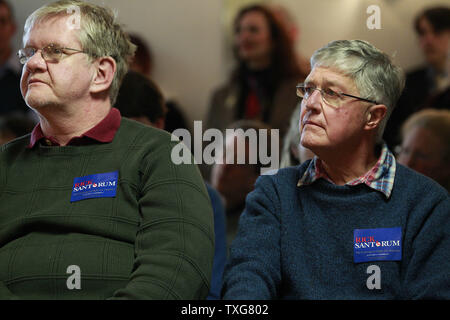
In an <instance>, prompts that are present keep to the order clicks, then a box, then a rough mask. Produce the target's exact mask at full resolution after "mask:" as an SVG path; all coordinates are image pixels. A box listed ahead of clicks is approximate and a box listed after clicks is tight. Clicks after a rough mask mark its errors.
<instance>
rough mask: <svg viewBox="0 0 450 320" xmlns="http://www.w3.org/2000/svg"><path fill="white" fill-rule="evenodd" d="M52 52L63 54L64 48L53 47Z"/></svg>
mask: <svg viewBox="0 0 450 320" xmlns="http://www.w3.org/2000/svg"><path fill="white" fill-rule="evenodd" d="M50 52H51V53H52V54H61V53H62V49H60V48H51V49H50Z"/></svg>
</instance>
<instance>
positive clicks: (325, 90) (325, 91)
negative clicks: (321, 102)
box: [323, 88, 338, 97]
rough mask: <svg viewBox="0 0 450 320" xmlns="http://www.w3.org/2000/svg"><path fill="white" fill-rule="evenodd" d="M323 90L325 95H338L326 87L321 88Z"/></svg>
mask: <svg viewBox="0 0 450 320" xmlns="http://www.w3.org/2000/svg"><path fill="white" fill-rule="evenodd" d="M323 92H324V93H325V94H326V95H327V96H330V97H337V96H338V94H337V93H336V92H334V91H333V90H331V89H328V88H326V89H323Z"/></svg>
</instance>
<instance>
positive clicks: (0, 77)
mask: <svg viewBox="0 0 450 320" xmlns="http://www.w3.org/2000/svg"><path fill="white" fill-rule="evenodd" d="M16 29H17V27H16V23H15V21H14V13H13V8H12V7H11V5H10V4H9V3H8V2H6V1H5V0H0V116H1V115H6V114H8V113H26V112H28V110H29V109H28V107H27V106H26V104H25V101H24V100H23V98H22V95H21V93H20V72H21V69H22V67H21V65H20V63H19V60H18V58H17V56H16V52H15V51H14V50H13V47H12V38H13V36H14V34H15V33H16Z"/></svg>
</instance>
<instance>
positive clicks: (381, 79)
mask: <svg viewBox="0 0 450 320" xmlns="http://www.w3.org/2000/svg"><path fill="white" fill-rule="evenodd" d="M314 67H325V68H332V69H335V70H337V71H338V72H342V74H343V75H345V76H348V77H350V78H351V79H353V80H354V81H355V85H356V88H357V89H358V91H359V94H360V95H361V96H362V97H363V98H366V99H370V100H374V101H376V102H377V103H379V104H384V105H385V106H386V107H387V114H386V116H385V118H384V119H383V121H382V122H381V123H380V126H379V129H378V134H377V140H378V141H380V140H381V139H382V136H383V132H384V128H385V127H386V123H387V121H388V119H389V117H390V115H391V113H392V111H393V110H394V108H395V105H396V103H397V100H398V98H399V97H400V95H401V93H402V90H403V88H404V86H405V76H404V72H403V71H402V69H400V68H399V67H398V66H395V65H394V64H393V63H392V61H391V59H390V57H389V56H388V55H386V54H385V53H383V52H381V51H380V50H378V49H377V48H375V47H374V46H373V45H371V44H370V43H368V42H367V41H363V40H337V41H332V42H330V43H328V44H327V45H326V46H324V47H323V48H320V49H318V50H317V51H316V52H314V54H313V55H312V57H311V69H313V68H314Z"/></svg>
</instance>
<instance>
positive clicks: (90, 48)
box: [23, 0, 136, 105]
mask: <svg viewBox="0 0 450 320" xmlns="http://www.w3.org/2000/svg"><path fill="white" fill-rule="evenodd" d="M74 9H77V10H78V12H79V13H80V32H79V33H78V34H79V39H80V42H81V45H82V47H83V50H84V51H86V52H87V53H88V54H89V56H90V59H91V61H93V60H94V59H95V58H99V57H105V56H109V57H112V58H113V59H114V60H115V61H116V72H115V74H114V79H113V81H112V83H111V87H110V90H109V97H110V100H111V105H114V103H115V101H116V98H117V94H118V92H119V88H120V84H121V82H122V80H123V77H124V76H125V74H126V73H127V71H128V64H129V62H130V60H131V58H132V57H133V55H134V52H135V50H136V46H135V45H134V44H132V43H131V42H130V39H129V37H128V35H127V34H126V33H125V32H124V31H123V29H122V27H121V26H120V25H119V24H118V23H117V22H116V19H115V15H114V13H113V12H112V11H111V10H110V9H108V8H104V7H100V6H97V5H95V4H92V3H89V2H84V1H79V0H61V1H57V2H53V3H50V4H47V5H45V6H43V7H41V8H39V9H37V10H36V11H34V12H33V13H32V14H31V15H30V16H29V17H28V18H27V20H26V22H25V27H24V36H23V40H24V41H25V39H26V37H27V36H28V33H29V32H30V31H31V29H32V28H33V26H34V25H35V24H37V23H39V22H41V21H42V20H43V19H48V18H52V17H55V16H59V15H66V16H69V15H71V14H72V13H73V12H74ZM24 45H25V44H24Z"/></svg>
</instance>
